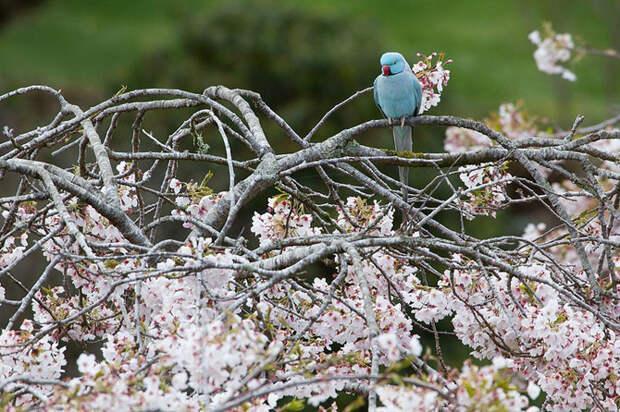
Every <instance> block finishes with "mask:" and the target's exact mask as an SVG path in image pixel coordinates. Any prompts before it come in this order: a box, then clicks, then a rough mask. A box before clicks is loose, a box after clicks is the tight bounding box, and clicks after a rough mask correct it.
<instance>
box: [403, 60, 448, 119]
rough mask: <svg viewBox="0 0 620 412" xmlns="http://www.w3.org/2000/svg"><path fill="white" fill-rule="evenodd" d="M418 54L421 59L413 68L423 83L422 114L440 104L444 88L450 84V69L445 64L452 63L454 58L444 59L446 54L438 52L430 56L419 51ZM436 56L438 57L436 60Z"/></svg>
mask: <svg viewBox="0 0 620 412" xmlns="http://www.w3.org/2000/svg"><path fill="white" fill-rule="evenodd" d="M417 56H418V57H419V58H421V60H420V61H418V62H417V63H416V64H414V65H413V66H412V67H411V70H413V73H414V74H415V75H416V77H417V78H418V80H419V81H420V84H421V85H422V104H421V106H420V114H421V113H424V112H426V111H427V110H429V109H430V108H431V107H433V106H437V105H438V104H439V101H440V99H441V93H442V92H443V88H444V87H445V86H447V85H448V80H450V70H446V69H445V68H444V65H446V64H450V63H452V60H451V59H448V60H445V61H444V58H445V56H444V54H443V53H437V52H433V53H431V54H430V55H428V56H425V55H423V54H422V53H418V54H417ZM435 58H437V59H436V60H435Z"/></svg>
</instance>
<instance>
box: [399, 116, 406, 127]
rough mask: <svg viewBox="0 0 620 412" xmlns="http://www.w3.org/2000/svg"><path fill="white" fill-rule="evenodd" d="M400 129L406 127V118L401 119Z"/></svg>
mask: <svg viewBox="0 0 620 412" xmlns="http://www.w3.org/2000/svg"><path fill="white" fill-rule="evenodd" d="M400 127H405V116H403V117H401V118H400Z"/></svg>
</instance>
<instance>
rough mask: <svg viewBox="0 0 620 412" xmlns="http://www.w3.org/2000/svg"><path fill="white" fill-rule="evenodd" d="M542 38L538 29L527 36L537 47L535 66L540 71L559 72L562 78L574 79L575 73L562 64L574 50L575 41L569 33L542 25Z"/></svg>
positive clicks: (575, 77) (548, 25)
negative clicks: (558, 31)
mask: <svg viewBox="0 0 620 412" xmlns="http://www.w3.org/2000/svg"><path fill="white" fill-rule="evenodd" d="M543 35H544V39H543V38H542V37H541V34H540V32H539V31H538V30H535V31H533V32H531V33H530V34H529V36H528V38H529V39H530V41H531V42H532V43H534V44H535V45H536V46H537V47H538V48H537V49H536V51H535V52H534V60H536V66H538V70H540V71H541V72H545V73H549V74H559V75H561V76H562V78H563V79H566V80H569V81H571V82H572V81H575V80H576V79H577V76H575V73H573V72H571V71H570V70H568V69H567V68H566V67H563V66H562V63H566V62H567V61H569V60H570V59H571V53H574V52H575V43H574V42H573V38H572V36H571V35H570V34H569V33H562V34H559V33H556V32H554V31H553V29H552V28H551V25H550V24H545V25H544V26H543Z"/></svg>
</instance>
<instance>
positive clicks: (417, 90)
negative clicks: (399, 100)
mask: <svg viewBox="0 0 620 412" xmlns="http://www.w3.org/2000/svg"><path fill="white" fill-rule="evenodd" d="M413 92H414V94H415V109H414V111H413V115H414V116H417V115H418V113H420V107H421V106H422V85H421V84H420V81H419V80H418V78H417V77H416V76H415V74H414V75H413Z"/></svg>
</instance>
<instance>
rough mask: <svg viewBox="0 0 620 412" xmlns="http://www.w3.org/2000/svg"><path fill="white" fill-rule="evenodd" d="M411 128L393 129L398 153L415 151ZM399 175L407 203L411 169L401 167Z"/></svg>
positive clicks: (396, 127) (399, 127) (398, 127)
mask: <svg viewBox="0 0 620 412" xmlns="http://www.w3.org/2000/svg"><path fill="white" fill-rule="evenodd" d="M411 131H412V130H411V126H402V127H401V126H394V127H393V128H392V134H393V135H394V147H395V148H396V151H397V152H404V151H407V152H411V150H412V149H413V138H412V133H411ZM398 175H399V177H400V183H402V184H403V185H404V186H405V187H403V188H402V192H403V198H404V200H405V202H406V201H407V189H406V186H407V185H408V184H409V168H408V167H403V166H399V167H398Z"/></svg>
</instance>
